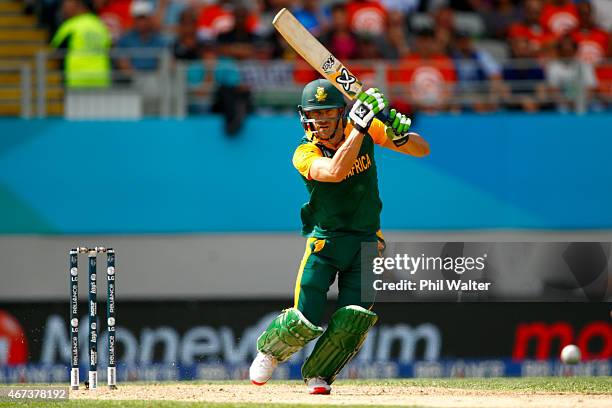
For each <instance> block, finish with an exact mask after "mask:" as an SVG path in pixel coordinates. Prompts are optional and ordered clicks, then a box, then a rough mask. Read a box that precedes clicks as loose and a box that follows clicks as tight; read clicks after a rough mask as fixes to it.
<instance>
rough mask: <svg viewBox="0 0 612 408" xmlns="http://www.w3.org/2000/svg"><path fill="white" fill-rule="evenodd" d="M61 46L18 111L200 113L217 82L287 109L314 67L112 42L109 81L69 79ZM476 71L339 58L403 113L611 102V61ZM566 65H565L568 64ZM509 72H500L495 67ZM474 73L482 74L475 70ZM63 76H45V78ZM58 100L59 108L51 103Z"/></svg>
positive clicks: (37, 72)
mask: <svg viewBox="0 0 612 408" xmlns="http://www.w3.org/2000/svg"><path fill="white" fill-rule="evenodd" d="M65 56H66V54H65V53H64V52H50V51H45V50H42V51H40V52H39V53H38V54H37V56H36V63H35V65H34V67H33V69H30V68H29V67H28V66H26V65H24V66H23V67H21V69H19V70H17V71H19V75H20V85H19V87H20V89H21V93H20V106H21V109H20V112H19V116H21V117H23V118H29V117H33V116H35V117H39V118H42V117H47V116H64V117H67V118H71V119H88V118H89V119H117V118H132V119H137V118H140V117H146V116H154V117H165V118H170V117H176V118H182V117H185V116H186V115H192V114H201V113H207V112H209V111H210V110H211V108H212V107H213V106H214V104H215V91H216V90H217V88H218V87H219V86H221V85H223V86H241V87H246V88H248V89H250V94H251V98H252V105H253V106H254V107H255V108H256V109H257V110H259V111H266V110H270V111H279V110H280V111H287V110H292V109H294V108H295V106H296V104H297V101H298V100H299V95H300V92H301V88H302V87H303V85H304V84H305V83H307V82H308V81H310V80H312V79H315V78H318V77H319V76H318V74H317V72H316V71H314V70H313V69H312V68H311V67H309V66H308V65H307V64H305V63H304V62H303V61H291V62H288V61H281V60H248V61H233V60H228V59H221V58H220V59H217V60H214V61H213V60H211V61H204V60H202V61H200V60H198V61H194V62H190V61H177V60H175V59H174V58H173V57H172V55H171V54H170V52H169V51H168V50H152V49H122V50H113V51H111V53H110V55H109V56H110V59H111V61H113V65H112V66H113V69H112V71H111V74H110V76H111V82H110V84H109V85H108V86H107V87H97V88H87V87H75V86H70V85H69V84H68V83H66V82H65V81H64V80H65V75H64V76H63V69H62V64H61V61H62V60H63V59H64V58H65ZM120 58H132V59H133V58H141V59H142V58H145V59H154V60H155V61H156V62H155V64H154V65H155V69H152V70H148V71H138V70H136V71H134V72H133V73H126V72H125V71H123V70H121V69H119V68H118V66H117V63H116V62H117V61H118V60H119V59H120ZM460 64H463V65H461V66H462V69H463V70H467V71H469V70H477V68H476V67H475V66H474V65H473V61H467V60H466V61H461V62H458V61H453V62H450V60H445V61H444V60H443V61H441V62H435V63H423V62H422V61H417V62H413V63H411V62H392V61H376V62H373V61H349V62H348V63H347V65H348V66H349V67H350V68H351V69H352V71H353V72H354V73H355V74H356V75H357V76H358V77H359V79H360V80H362V81H363V82H364V84H365V85H366V86H378V87H380V88H382V90H383V91H384V92H385V93H386V94H387V95H388V97H389V98H390V99H391V102H392V104H393V105H395V106H398V108H400V109H405V110H407V111H409V112H415V111H417V112H418V111H423V112H430V113H436V112H455V113H458V112H466V111H475V112H483V113H484V112H496V111H500V110H502V111H530V112H533V111H539V110H550V111H562V112H579V113H580V112H586V111H600V110H606V109H610V108H612V74H611V73H612V61H606V62H605V63H600V64H598V65H597V66H596V67H594V73H595V75H596V78H597V84H596V85H595V86H592V87H591V88H589V86H588V81H587V76H585V74H584V70H585V66H583V65H577V64H576V62H575V60H573V61H567V62H566V67H569V66H574V68H573V69H574V70H575V72H576V76H575V78H570V79H568V78H565V80H564V81H561V82H559V83H560V85H558V86H556V87H553V86H551V81H550V80H548V79H547V71H548V67H549V64H551V62H550V61H537V60H520V59H514V60H508V61H506V62H505V63H504V64H503V67H502V66H500V71H499V74H500V76H499V78H497V79H491V80H487V79H483V80H471V81H462V80H460V79H458V77H457V68H458V67H459V66H460ZM572 64H573V65H572ZM504 72H506V73H508V72H510V74H509V75H510V77H512V78H521V79H504V75H503V73H504ZM479 75H480V76H481V77H482V74H479ZM62 76H63V77H64V80H56V81H55V82H53V81H49V80H48V78H49V77H51V78H57V77H60V78H61V77H62ZM505 76H506V77H508V75H505ZM58 104H60V105H61V109H60V108H58V107H57V105H58Z"/></svg>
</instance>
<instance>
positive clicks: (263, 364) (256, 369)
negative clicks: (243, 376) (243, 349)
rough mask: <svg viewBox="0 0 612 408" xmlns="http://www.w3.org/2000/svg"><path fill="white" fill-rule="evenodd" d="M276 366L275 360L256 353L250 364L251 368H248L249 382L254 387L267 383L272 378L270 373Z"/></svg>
mask: <svg viewBox="0 0 612 408" xmlns="http://www.w3.org/2000/svg"><path fill="white" fill-rule="evenodd" d="M277 364H278V362H277V361H276V358H274V357H272V356H269V355H267V354H264V353H262V352H258V353H257V356H256V357H255V360H253V363H252V364H251V368H249V377H250V378H251V382H252V383H253V384H255V385H264V384H265V383H267V382H268V380H269V379H270V378H271V377H272V373H274V369H275V368H276V365H277Z"/></svg>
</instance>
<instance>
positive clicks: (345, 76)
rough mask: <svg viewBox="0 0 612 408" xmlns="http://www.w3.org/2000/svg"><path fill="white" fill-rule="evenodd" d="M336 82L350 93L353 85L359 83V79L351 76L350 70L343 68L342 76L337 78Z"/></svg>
mask: <svg viewBox="0 0 612 408" xmlns="http://www.w3.org/2000/svg"><path fill="white" fill-rule="evenodd" d="M336 82H337V83H339V84H340V85H342V87H343V88H344V90H345V91H347V92H348V91H349V90H350V89H351V84H353V83H355V82H357V78H355V77H354V76H352V75H351V74H349V72H348V69H346V68H344V67H342V70H341V71H340V75H339V76H337V77H336Z"/></svg>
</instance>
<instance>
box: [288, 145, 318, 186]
mask: <svg viewBox="0 0 612 408" xmlns="http://www.w3.org/2000/svg"><path fill="white" fill-rule="evenodd" d="M319 157H323V153H322V152H321V149H319V148H318V147H317V146H316V145H314V144H312V143H304V144H301V145H299V146H298V147H297V149H295V152H294V153H293V166H294V167H295V168H296V169H297V171H299V172H300V174H301V175H302V176H304V177H306V178H307V179H308V180H310V166H312V162H313V161H315V159H318V158H319Z"/></svg>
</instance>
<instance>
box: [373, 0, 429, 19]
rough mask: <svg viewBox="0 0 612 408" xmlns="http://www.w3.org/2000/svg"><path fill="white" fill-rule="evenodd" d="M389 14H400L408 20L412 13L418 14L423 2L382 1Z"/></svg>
mask: <svg viewBox="0 0 612 408" xmlns="http://www.w3.org/2000/svg"><path fill="white" fill-rule="evenodd" d="M380 2H381V3H382V5H383V7H384V8H385V10H387V12H388V13H399V14H401V15H402V16H403V18H406V17H407V16H408V15H409V14H410V13H413V12H416V11H417V9H418V8H419V3H420V2H421V0H380Z"/></svg>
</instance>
